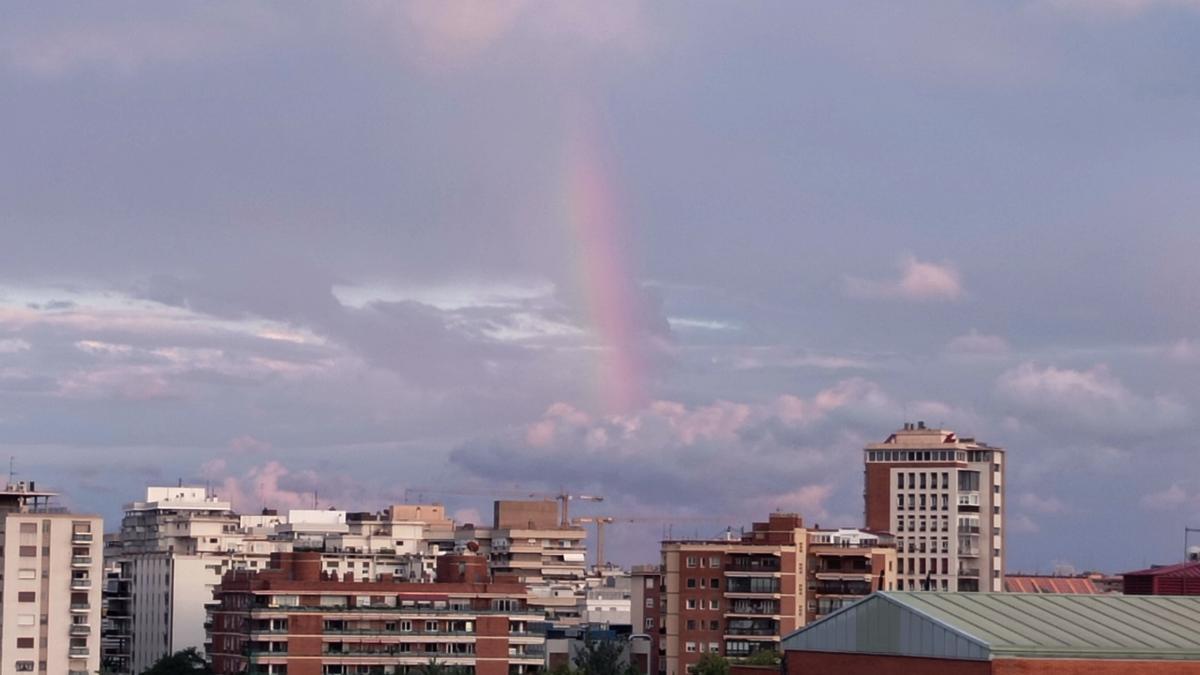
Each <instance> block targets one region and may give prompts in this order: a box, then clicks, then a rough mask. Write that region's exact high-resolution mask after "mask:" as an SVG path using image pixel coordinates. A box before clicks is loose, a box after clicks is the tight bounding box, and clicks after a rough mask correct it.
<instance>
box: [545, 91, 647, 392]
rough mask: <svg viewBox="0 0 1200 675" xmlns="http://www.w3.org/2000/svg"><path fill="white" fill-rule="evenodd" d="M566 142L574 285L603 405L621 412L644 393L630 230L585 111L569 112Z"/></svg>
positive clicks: (643, 368) (638, 314) (595, 134)
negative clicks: (593, 349)
mask: <svg viewBox="0 0 1200 675" xmlns="http://www.w3.org/2000/svg"><path fill="white" fill-rule="evenodd" d="M573 121H574V122H575V123H576V125H575V129H574V133H571V134H570V136H569V142H568V144H567V167H566V169H567V170H566V172H565V175H566V177H567V188H566V195H567V205H566V211H567V221H568V223H569V225H570V228H571V231H572V234H573V236H574V240H575V243H576V257H577V263H578V264H577V266H576V269H577V270H578V271H579V277H580V278H579V280H578V281H579V284H580V287H581V288H582V291H583V298H584V303H585V305H586V309H587V314H588V317H589V319H590V322H591V324H592V328H593V330H594V331H595V333H596V335H597V337H598V338H599V340H600V343H601V345H602V347H603V350H602V353H601V356H600V358H598V359H597V362H596V366H597V372H596V378H597V385H598V390H599V394H600V397H601V402H602V404H603V406H604V407H605V408H606V409H607V410H608V411H609V412H628V411H632V410H634V409H636V408H638V407H640V406H641V405H642V404H643V403H644V402H645V400H646V392H645V374H646V365H647V363H646V353H645V347H644V345H643V337H642V336H641V335H640V333H641V327H640V326H639V325H638V324H639V319H638V317H639V316H640V314H641V313H640V312H639V311H638V306H639V304H640V299H639V293H638V288H637V285H636V282H635V281H634V277H633V273H632V270H631V269H630V263H629V250H630V241H629V240H630V232H629V229H628V224H627V223H626V221H625V219H624V218H623V217H622V209H621V208H620V204H619V200H618V197H617V191H616V190H615V189H614V187H613V185H612V181H611V180H610V178H609V176H610V175H611V173H610V171H609V170H608V162H606V161H605V160H606V157H605V156H604V152H603V147H602V145H601V144H600V142H599V135H598V133H597V130H596V125H595V124H594V123H592V116H591V115H587V114H579V115H575V116H573Z"/></svg>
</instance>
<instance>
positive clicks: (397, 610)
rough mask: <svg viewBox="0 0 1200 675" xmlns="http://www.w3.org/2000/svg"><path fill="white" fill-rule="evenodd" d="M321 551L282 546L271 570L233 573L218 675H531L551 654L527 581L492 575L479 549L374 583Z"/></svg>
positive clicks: (221, 616)
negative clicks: (422, 577) (432, 668)
mask: <svg viewBox="0 0 1200 675" xmlns="http://www.w3.org/2000/svg"><path fill="white" fill-rule="evenodd" d="M321 565H322V562H321V556H320V554H319V553H317V552H293V553H277V554H275V556H274V557H273V558H272V561H271V565H270V568H269V569H267V570H260V571H253V572H252V571H246V570H234V571H230V572H227V573H226V574H225V576H224V578H223V579H222V581H221V584H220V585H219V586H218V588H217V592H216V598H217V603H218V604H217V606H216V608H215V609H214V611H213V616H212V628H211V645H212V647H211V654H212V662H213V670H214V672H215V673H217V674H218V675H233V674H235V673H239V674H240V673H251V674H262V673H267V674H272V675H276V674H282V673H286V674H287V675H351V674H358V673H372V674H382V675H396V674H402V673H408V672H410V671H411V672H414V673H416V672H417V671H419V670H420V669H422V668H425V667H427V666H428V665H429V664H430V662H431V661H432V660H436V661H437V662H438V663H441V664H444V665H446V666H452V667H460V668H464V669H466V670H467V671H468V672H473V673H476V674H477V675H510V674H517V673H532V672H537V671H539V670H540V669H541V667H542V664H543V662H544V659H545V636H544V635H541V634H537V633H534V632H533V631H532V630H531V624H533V623H535V622H538V621H541V620H542V614H541V612H540V610H535V609H533V608H531V607H530V606H529V605H528V604H527V602H526V600H527V598H526V595H527V594H526V591H525V588H524V587H523V586H521V585H520V584H517V583H512V582H502V583H495V582H493V581H491V580H490V578H489V573H488V570H487V563H486V561H485V560H484V559H483V558H482V557H480V556H477V555H447V556H443V557H441V558H439V559H438V566H437V576H436V580H435V582H434V583H426V584H414V583H409V582H407V581H398V580H396V579H394V578H392V577H390V576H389V575H382V576H381V577H380V578H379V579H377V580H375V581H362V580H355V579H354V578H353V577H351V576H349V575H344V576H337V575H334V574H330V573H328V572H325V571H323V570H322V568H321Z"/></svg>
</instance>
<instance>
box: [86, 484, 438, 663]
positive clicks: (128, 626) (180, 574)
mask: <svg viewBox="0 0 1200 675" xmlns="http://www.w3.org/2000/svg"><path fill="white" fill-rule="evenodd" d="M421 519H427V520H425V521H422V520H421ZM452 546H453V523H452V521H450V520H449V519H447V518H446V517H445V511H444V508H443V507H441V506H436V505H434V506H431V505H410V504H402V505H394V506H392V507H390V508H389V509H387V510H385V511H384V512H382V513H378V514H376V513H348V512H346V511H339V510H318V509H294V510H291V511H289V512H288V513H287V515H286V516H283V515H280V514H277V513H275V512H273V511H269V510H264V511H263V513H261V514H258V515H238V514H236V513H234V512H233V510H232V508H231V505H230V504H229V502H226V501H222V500H220V499H218V498H217V497H215V496H212V495H210V494H209V493H208V491H207V489H206V488H203V487H186V486H179V487H150V488H147V490H146V499H145V501H140V502H133V503H131V504H127V505H126V507H125V517H124V518H123V519H122V523H121V530H120V532H119V533H117V534H116V535H115V536H113V537H110V538H109V542H108V548H107V552H106V553H107V556H108V558H109V562H110V568H112V569H113V570H114V572H113V573H112V574H110V575H109V576H110V579H109V585H110V586H111V587H112V588H113V589H114V593H112V594H111V599H110V609H112V610H113V611H111V612H110V614H111V615H113V617H114V618H113V620H111V621H109V622H108V629H109V630H110V631H111V632H110V633H108V634H106V635H107V640H106V645H107V646H108V647H107V648H109V649H111V650H113V653H112V654H111V656H112V659H111V660H112V662H113V663H114V664H129V668H130V671H128V672H132V673H140V672H141V671H142V670H144V669H146V668H148V667H150V666H151V665H152V664H153V663H154V662H155V661H157V660H158V659H159V658H161V657H162V656H164V655H166V654H170V653H173V652H176V651H179V650H182V649H186V648H188V647H195V648H197V649H200V650H201V651H204V649H205V647H206V644H205V641H206V629H205V623H206V621H207V619H208V614H209V610H210V609H211V606H212V604H213V589H214V588H215V587H216V585H217V584H218V583H219V582H220V580H221V577H222V575H224V574H225V572H227V571H228V570H230V569H248V570H256V569H266V568H267V565H268V562H269V559H270V554H271V553H272V552H273V551H284V552H287V551H293V550H298V549H307V550H317V551H320V552H321V558H322V566H323V568H324V570H325V571H327V572H331V573H333V572H336V573H337V574H339V575H341V576H343V577H344V576H346V575H349V576H350V577H351V578H353V579H355V580H371V579H375V578H377V577H378V576H379V575H381V574H392V575H395V576H396V577H398V578H404V579H409V580H412V581H430V580H432V578H433V574H434V567H435V564H434V558H435V557H436V556H437V555H439V554H440V553H441V552H443V551H445V550H449V549H450V548H452ZM117 589H120V590H119V591H117ZM118 607H119V608H120V609H119V610H118V609H117V608H118ZM126 632H127V635H126V634H125V633H126Z"/></svg>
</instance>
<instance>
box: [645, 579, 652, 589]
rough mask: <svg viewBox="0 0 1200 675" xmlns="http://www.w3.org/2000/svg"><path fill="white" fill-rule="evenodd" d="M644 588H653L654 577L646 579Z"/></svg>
mask: <svg viewBox="0 0 1200 675" xmlns="http://www.w3.org/2000/svg"><path fill="white" fill-rule="evenodd" d="M646 588H654V577H646Z"/></svg>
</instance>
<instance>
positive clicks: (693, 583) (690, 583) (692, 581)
mask: <svg viewBox="0 0 1200 675" xmlns="http://www.w3.org/2000/svg"><path fill="white" fill-rule="evenodd" d="M687 587H688V588H695V587H696V580H695V579H688V580H687Z"/></svg>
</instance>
